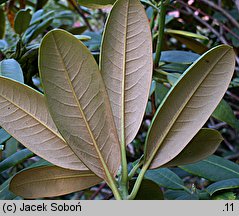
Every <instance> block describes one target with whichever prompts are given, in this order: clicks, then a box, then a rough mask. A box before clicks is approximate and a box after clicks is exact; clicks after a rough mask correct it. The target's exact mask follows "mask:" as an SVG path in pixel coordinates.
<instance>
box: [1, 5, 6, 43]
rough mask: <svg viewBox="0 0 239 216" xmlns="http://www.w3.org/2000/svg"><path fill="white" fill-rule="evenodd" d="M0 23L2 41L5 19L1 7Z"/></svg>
mask: <svg viewBox="0 0 239 216" xmlns="http://www.w3.org/2000/svg"><path fill="white" fill-rule="evenodd" d="M0 23H1V24H0V39H3V38H4V35H5V31H6V18H5V14H4V10H3V9H2V7H0Z"/></svg>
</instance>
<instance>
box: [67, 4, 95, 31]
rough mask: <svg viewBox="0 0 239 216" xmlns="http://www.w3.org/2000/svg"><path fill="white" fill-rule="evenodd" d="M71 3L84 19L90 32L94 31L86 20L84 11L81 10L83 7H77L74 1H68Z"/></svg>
mask: <svg viewBox="0 0 239 216" xmlns="http://www.w3.org/2000/svg"><path fill="white" fill-rule="evenodd" d="M68 1H69V2H70V4H71V5H72V6H73V7H74V9H75V10H76V11H77V12H78V14H79V15H80V16H81V17H82V19H83V20H84V22H85V24H86V25H87V27H88V28H89V30H90V31H93V29H92V27H91V25H90V23H89V21H88V19H87V18H86V16H85V14H84V11H83V10H82V9H81V7H80V6H79V7H78V6H77V5H76V3H75V1H74V0H68Z"/></svg>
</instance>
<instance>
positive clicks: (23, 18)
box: [14, 9, 32, 35]
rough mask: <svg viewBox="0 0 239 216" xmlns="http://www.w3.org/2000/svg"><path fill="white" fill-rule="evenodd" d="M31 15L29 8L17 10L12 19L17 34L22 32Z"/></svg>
mask: <svg viewBox="0 0 239 216" xmlns="http://www.w3.org/2000/svg"><path fill="white" fill-rule="evenodd" d="M31 18H32V15H31V10H30V9H21V10H19V11H18V12H17V14H16V17H15V20H14V30H15V32H16V33H17V34H19V35H21V34H23V33H24V32H25V31H26V30H27V28H28V26H29V24H30V21H31Z"/></svg>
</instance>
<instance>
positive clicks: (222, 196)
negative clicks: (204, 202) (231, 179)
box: [212, 192, 236, 200]
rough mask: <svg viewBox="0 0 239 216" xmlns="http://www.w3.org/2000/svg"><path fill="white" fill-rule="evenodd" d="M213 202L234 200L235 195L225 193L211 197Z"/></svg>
mask: <svg viewBox="0 0 239 216" xmlns="http://www.w3.org/2000/svg"><path fill="white" fill-rule="evenodd" d="M212 199H213V200H236V194H235V193H233V192H227V193H223V194H219V195H216V196H213V198H212Z"/></svg>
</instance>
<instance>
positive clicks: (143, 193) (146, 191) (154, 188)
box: [130, 179, 164, 200]
mask: <svg viewBox="0 0 239 216" xmlns="http://www.w3.org/2000/svg"><path fill="white" fill-rule="evenodd" d="M133 183H134V181H131V182H130V188H132V187H133ZM163 199H164V196H163V192H162V190H161V188H160V186H159V185H158V184H156V183H155V182H154V181H151V180H149V179H143V181H142V183H141V185H140V188H139V191H138V193H137V195H136V197H135V200H163Z"/></svg>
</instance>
